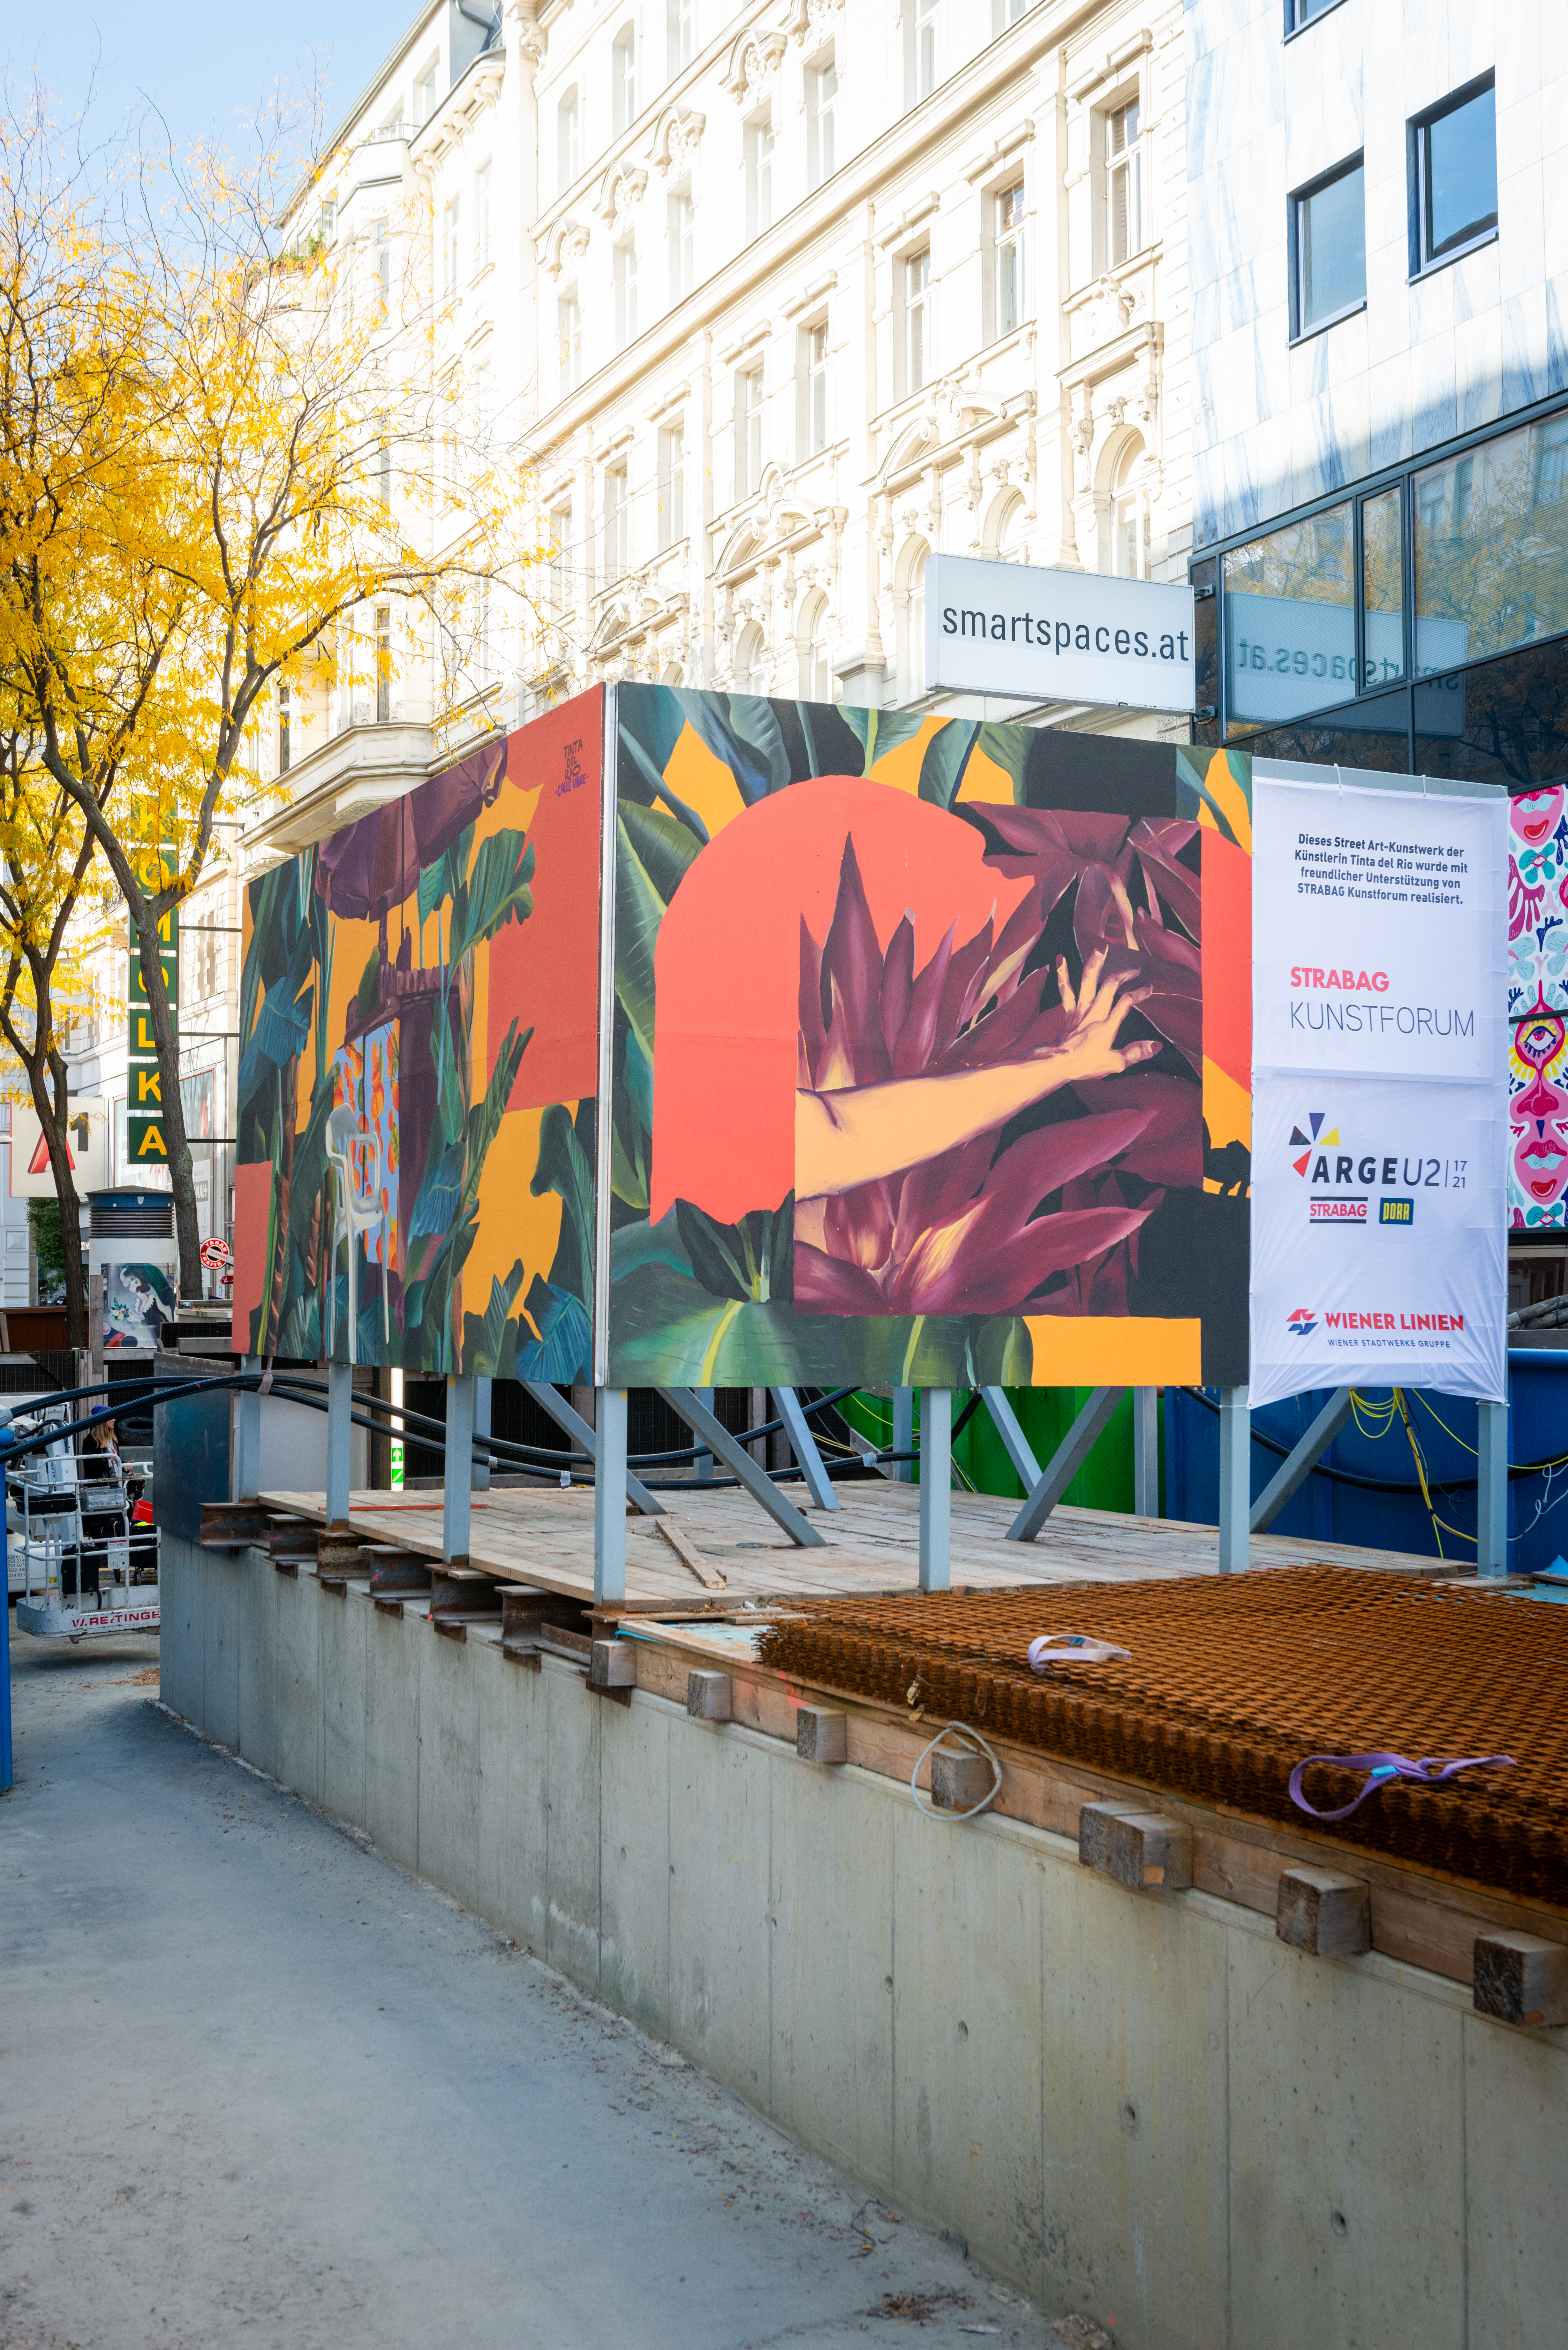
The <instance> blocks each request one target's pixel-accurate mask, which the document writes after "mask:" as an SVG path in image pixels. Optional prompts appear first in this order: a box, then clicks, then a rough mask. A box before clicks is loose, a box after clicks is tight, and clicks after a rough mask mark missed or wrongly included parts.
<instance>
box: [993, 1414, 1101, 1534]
mask: <svg viewBox="0 0 1568 2350" xmlns="http://www.w3.org/2000/svg"><path fill="white" fill-rule="evenodd" d="M1126 1393H1127V1389H1126V1388H1096V1389H1095V1392H1094V1394H1093V1395H1092V1396H1091V1397H1090V1398H1089V1400H1088V1402H1087V1403H1086V1404H1085V1406H1084V1409H1083V1410H1082V1411H1081V1412H1080V1413H1079V1414H1078V1417H1077V1419H1075V1421H1074V1422H1073V1425H1072V1427H1071V1428H1070V1429H1069V1430H1067V1433H1066V1435H1065V1436H1064V1438H1063V1439H1062V1441H1061V1443H1060V1444H1059V1445H1058V1446H1057V1447H1056V1450H1055V1451H1054V1454H1053V1455H1052V1458H1051V1461H1050V1465H1049V1466H1048V1467H1047V1468H1045V1469H1044V1470H1043V1471H1041V1473H1040V1475H1039V1476H1038V1477H1037V1478H1036V1479H1035V1481H1034V1482H1033V1485H1032V1486H1031V1487H1030V1489H1029V1493H1028V1497H1027V1499H1026V1500H1025V1502H1024V1504H1023V1508H1022V1509H1021V1510H1020V1511H1019V1513H1018V1515H1017V1516H1016V1517H1015V1518H1014V1519H1013V1521H1012V1524H1011V1525H1010V1526H1009V1527H1008V1529H1007V1539H1008V1541H1009V1542H1033V1539H1034V1537H1035V1535H1036V1534H1038V1533H1039V1531H1040V1529H1041V1527H1042V1526H1043V1525H1044V1523H1045V1521H1046V1519H1047V1518H1048V1517H1049V1516H1050V1514H1051V1513H1052V1511H1053V1510H1054V1508H1055V1506H1056V1504H1057V1503H1058V1502H1059V1501H1060V1500H1061V1498H1062V1496H1063V1494H1064V1492H1066V1490H1067V1488H1068V1486H1069V1485H1070V1484H1071V1483H1072V1482H1073V1480H1074V1478H1075V1476H1076V1475H1077V1473H1078V1471H1079V1470H1080V1469H1081V1468H1082V1467H1083V1465H1084V1463H1085V1461H1086V1460H1087V1459H1088V1457H1089V1455H1090V1453H1091V1452H1092V1451H1094V1449H1095V1446H1096V1443H1097V1442H1098V1441H1099V1440H1100V1438H1101V1436H1102V1435H1103V1434H1104V1433H1105V1430H1106V1425H1107V1423H1108V1421H1109V1419H1110V1417H1111V1414H1112V1413H1113V1412H1114V1411H1115V1409H1116V1406H1117V1404H1119V1403H1120V1401H1121V1399H1122V1398H1123V1396H1125V1395H1126Z"/></svg>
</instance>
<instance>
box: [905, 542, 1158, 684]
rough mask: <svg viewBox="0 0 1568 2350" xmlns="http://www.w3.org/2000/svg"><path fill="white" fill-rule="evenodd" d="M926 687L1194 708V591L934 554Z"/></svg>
mask: <svg viewBox="0 0 1568 2350" xmlns="http://www.w3.org/2000/svg"><path fill="white" fill-rule="evenodd" d="M926 688H927V691H929V692H936V691H947V692H953V693H991V694H998V695H1001V696H1002V697H1004V698H1005V699H1007V700H1008V701H1012V702H1098V703H1101V704H1104V705H1106V707H1109V708H1112V709H1116V708H1119V707H1122V706H1124V705H1125V706H1126V707H1127V708H1128V709H1132V710H1180V711H1190V710H1191V709H1192V708H1193V707H1194V704H1195V702H1196V700H1197V693H1196V677H1195V669H1194V661H1193V644H1192V590H1191V588H1190V587H1163V586H1159V585H1157V584H1156V582H1155V581H1153V580H1152V579H1113V578H1109V577H1106V575H1105V574H1104V573H1103V572H1098V571H1048V570H1046V569H1045V568H1044V567H1042V566H1037V565H1030V564H1023V563H985V562H981V561H980V560H978V559H977V558H976V557H974V556H967V555H929V556H927V557H926Z"/></svg>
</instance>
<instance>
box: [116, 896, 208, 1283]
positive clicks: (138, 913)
mask: <svg viewBox="0 0 1568 2350" xmlns="http://www.w3.org/2000/svg"><path fill="white" fill-rule="evenodd" d="M127 902H128V903H129V905H130V917H131V920H132V921H133V922H134V923H135V925H136V936H137V940H138V941H139V943H140V949H141V983H142V985H143V987H145V989H146V991H147V1012H148V1018H149V1021H150V1023H151V1028H152V1041H153V1043H154V1044H155V1045H156V1046H157V1048H158V1095H159V1100H158V1107H159V1108H160V1109H161V1111H162V1113H163V1143H164V1148H165V1149H166V1150H167V1152H168V1154H169V1159H168V1164H169V1180H170V1181H171V1184H172V1186H173V1191H174V1237H175V1239H176V1241H177V1242H178V1243H179V1247H180V1295H181V1296H182V1297H183V1298H195V1299H199V1298H200V1297H201V1295H202V1236H201V1233H200V1232H198V1231H197V1229H196V1184H195V1179H194V1176H193V1174H192V1168H191V1146H190V1143H189V1142H188V1141H187V1140H186V1138H185V1108H184V1104H183V1103H182V1100H181V1098H180V1043H179V1039H178V1037H177V1036H176V1035H175V1034H174V1024H173V1022H172V1020H171V1018H170V1004H169V991H168V989H167V988H166V987H165V986H164V984H163V964H162V961H161V957H160V955H159V952H158V920H157V917H156V916H155V915H154V914H153V912H152V909H151V906H150V905H149V903H148V900H147V899H146V897H145V895H144V894H143V893H142V892H141V891H140V890H138V891H137V893H136V896H135V898H134V899H131V898H130V893H129V892H128V893H127Z"/></svg>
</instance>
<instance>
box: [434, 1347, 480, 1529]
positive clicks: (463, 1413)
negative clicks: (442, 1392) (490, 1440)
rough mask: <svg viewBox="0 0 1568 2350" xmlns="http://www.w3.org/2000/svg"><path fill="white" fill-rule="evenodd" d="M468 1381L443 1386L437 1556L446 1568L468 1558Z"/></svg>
mask: <svg viewBox="0 0 1568 2350" xmlns="http://www.w3.org/2000/svg"><path fill="white" fill-rule="evenodd" d="M474 1386H475V1382H474V1380H473V1379H472V1378H448V1380H447V1383H446V1451H445V1454H444V1456H443V1463H442V1469H441V1556H442V1558H443V1559H445V1560H447V1561H448V1563H449V1564H456V1563H457V1562H459V1561H462V1560H464V1559H466V1558H467V1556H468V1544H469V1529H470V1527H471V1526H472V1523H473V1519H472V1509H471V1503H472V1494H473V1404H474V1396H473V1390H474Z"/></svg>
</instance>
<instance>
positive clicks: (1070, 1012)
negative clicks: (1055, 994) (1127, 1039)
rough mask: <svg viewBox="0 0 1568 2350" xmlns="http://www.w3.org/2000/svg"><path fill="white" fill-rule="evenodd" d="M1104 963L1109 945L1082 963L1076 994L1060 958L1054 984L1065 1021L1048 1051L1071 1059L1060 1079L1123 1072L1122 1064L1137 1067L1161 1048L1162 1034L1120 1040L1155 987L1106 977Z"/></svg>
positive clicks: (1069, 1081) (1080, 1080) (1072, 1080)
mask: <svg viewBox="0 0 1568 2350" xmlns="http://www.w3.org/2000/svg"><path fill="white" fill-rule="evenodd" d="M1105 964H1106V950H1105V948H1104V947H1100V948H1098V949H1096V951H1095V953H1093V954H1092V955H1091V956H1090V957H1089V960H1088V962H1086V963H1085V965H1084V976H1083V981H1082V983H1081V984H1080V986H1079V988H1078V991H1077V993H1076V995H1075V993H1074V992H1073V983H1072V982H1071V980H1070V979H1069V978H1068V976H1067V965H1066V962H1065V961H1064V958H1063V957H1062V956H1060V955H1058V956H1057V958H1056V985H1057V987H1058V989H1059V990H1060V992H1061V996H1062V1011H1063V1014H1064V1024H1063V1029H1062V1034H1061V1035H1060V1037H1059V1038H1058V1039H1057V1041H1056V1043H1055V1044H1054V1045H1052V1046H1051V1047H1050V1050H1051V1051H1052V1053H1053V1054H1054V1055H1059V1056H1060V1058H1061V1059H1062V1060H1064V1061H1065V1062H1066V1063H1067V1064H1068V1069H1067V1071H1066V1072H1065V1073H1064V1076H1062V1077H1061V1078H1060V1079H1059V1081H1058V1082H1060V1083H1063V1084H1068V1085H1071V1084H1077V1083H1087V1082H1088V1081H1089V1080H1091V1079H1092V1078H1095V1077H1119V1076H1121V1074H1122V1072H1123V1070H1124V1069H1131V1068H1136V1066H1137V1064H1138V1062H1139V1061H1149V1060H1152V1059H1153V1058H1154V1055H1156V1054H1157V1053H1158V1051H1159V1050H1160V1042H1159V1039H1158V1036H1147V1037H1144V1038H1142V1039H1141V1040H1140V1041H1139V1042H1137V1043H1136V1044H1132V1045H1118V1044H1117V1043H1116V1032H1117V1030H1118V1029H1119V1028H1120V1026H1121V1024H1122V1022H1123V1020H1124V1019H1125V1018H1126V1017H1127V1014H1128V1013H1129V1012H1130V1011H1131V1010H1132V1009H1133V1007H1134V1005H1135V1004H1138V1003H1146V1002H1147V999H1148V998H1149V996H1151V995H1152V994H1153V993H1154V990H1153V988H1152V987H1135V988H1131V989H1128V988H1127V982H1126V981H1125V980H1102V978H1101V976H1100V974H1101V972H1103V971H1104V969H1105ZM1124 990H1125V991H1126V992H1125V993H1124Z"/></svg>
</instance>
